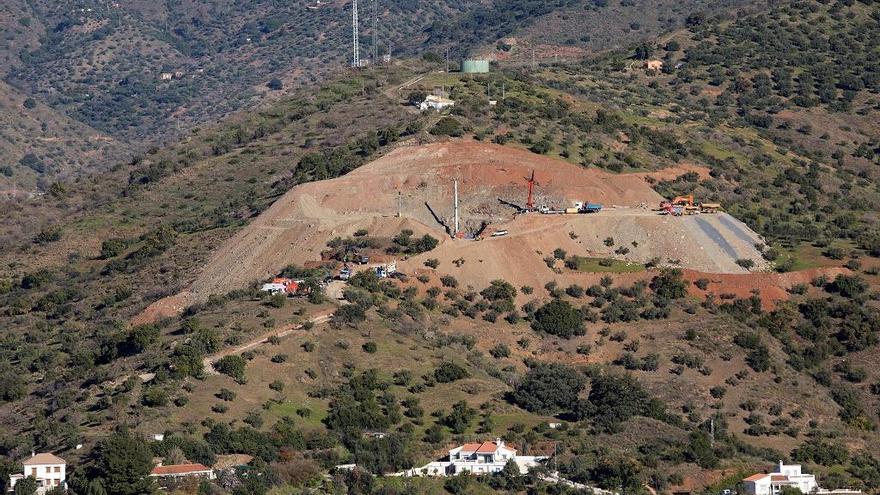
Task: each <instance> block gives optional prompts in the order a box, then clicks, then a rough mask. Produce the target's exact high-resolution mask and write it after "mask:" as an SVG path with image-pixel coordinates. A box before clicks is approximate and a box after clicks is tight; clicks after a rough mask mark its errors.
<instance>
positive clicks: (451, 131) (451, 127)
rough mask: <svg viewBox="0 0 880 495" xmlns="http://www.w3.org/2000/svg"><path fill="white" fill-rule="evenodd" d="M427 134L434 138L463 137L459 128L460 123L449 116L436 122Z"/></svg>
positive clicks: (462, 132) (462, 131)
mask: <svg viewBox="0 0 880 495" xmlns="http://www.w3.org/2000/svg"><path fill="white" fill-rule="evenodd" d="M429 132H430V133H431V134H433V135H435V136H452V137H461V136H462V135H464V130H463V129H462V127H461V122H459V121H458V120H456V119H455V118H454V117H449V116H446V117H443V118H441V119H440V120H438V121H437V123H436V124H434V127H432V128H431V130H430V131H429Z"/></svg>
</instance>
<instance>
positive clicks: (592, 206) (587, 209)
mask: <svg viewBox="0 0 880 495" xmlns="http://www.w3.org/2000/svg"><path fill="white" fill-rule="evenodd" d="M600 211H602V204H601V203H587V204H585V205H583V206H582V207H581V213H599V212H600Z"/></svg>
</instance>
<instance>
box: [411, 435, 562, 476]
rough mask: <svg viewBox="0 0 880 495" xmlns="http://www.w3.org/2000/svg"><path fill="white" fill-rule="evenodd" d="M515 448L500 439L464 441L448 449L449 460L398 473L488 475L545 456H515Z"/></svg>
mask: <svg viewBox="0 0 880 495" xmlns="http://www.w3.org/2000/svg"><path fill="white" fill-rule="evenodd" d="M516 453H517V451H516V449H514V448H511V447H509V446H507V445H505V444H504V441H503V440H501V439H500V438H496V439H495V441H494V442H482V443H466V444H464V445H462V446H460V447H456V448H454V449H452V450H450V451H449V457H448V460H445V461H435V462H430V463H428V464H426V465H424V466H422V467H420V468H413V469H409V470H407V471H404V472H402V473H397V475H398V476H456V475H459V474H461V473H464V472H468V473H472V474H491V473H497V472H500V471H501V470H502V469H504V466H506V465H507V463H508V462H509V461H513V462H515V463H516V465H517V467H519V471H520V473H523V474H525V473H527V472H528V471H529V469H531V468H533V467H535V466H537V465H538V462H539V461H541V460H544V459H546V458H547V457H546V456H523V455H517V454H516Z"/></svg>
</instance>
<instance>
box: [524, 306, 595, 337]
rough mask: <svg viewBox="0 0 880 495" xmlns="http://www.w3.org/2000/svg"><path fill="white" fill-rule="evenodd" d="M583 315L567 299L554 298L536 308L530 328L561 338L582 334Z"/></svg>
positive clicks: (583, 331)
mask: <svg viewBox="0 0 880 495" xmlns="http://www.w3.org/2000/svg"><path fill="white" fill-rule="evenodd" d="M583 322H584V317H583V314H582V313H581V311H580V310H579V309H578V308H575V307H574V306H572V305H571V304H570V303H568V301H563V300H561V299H554V300H552V301H550V302H548V303H547V304H545V305H543V306H541V307H540V308H538V310H537V311H536V312H535V318H534V319H533V320H532V328H533V329H534V330H535V331H536V332H543V333H547V334H550V335H556V336H558V337H563V338H571V337H574V336H577V335H584V333H585V330H584V327H583Z"/></svg>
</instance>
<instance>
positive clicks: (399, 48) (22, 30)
mask: <svg viewBox="0 0 880 495" xmlns="http://www.w3.org/2000/svg"><path fill="white" fill-rule="evenodd" d="M4 3H5V4H6V5H4V7H3V9H4V10H3V11H2V12H0V29H3V32H4V34H5V43H6V48H7V50H5V52H6V55H5V59H3V60H0V69H4V68H5V69H7V70H8V73H7V74H6V76H5V79H6V80H7V81H8V82H10V83H11V84H13V85H14V86H16V87H17V88H19V89H20V90H22V91H23V92H24V93H26V94H28V95H29V96H32V97H34V98H36V99H38V100H40V101H43V102H45V103H46V104H47V105H49V106H50V107H52V108H54V109H57V110H60V111H62V112H65V113H67V114H68V115H70V116H71V117H73V118H75V119H77V120H79V121H81V122H83V123H85V124H87V125H89V126H92V127H94V128H96V129H99V130H101V131H103V132H105V133H107V134H109V135H112V136H114V137H116V138H118V139H121V140H124V141H127V142H129V143H132V144H138V143H141V142H143V141H150V142H157V141H160V140H161V139H162V138H163V137H167V136H172V135H177V134H179V130H180V129H187V128H190V127H193V126H198V125H200V124H203V123H206V122H212V121H216V119H217V118H222V117H223V116H225V115H228V114H230V113H231V112H234V111H235V110H238V109H241V108H247V107H249V106H251V105H254V104H256V103H258V102H260V101H262V100H263V99H264V98H266V97H273V96H276V95H279V94H283V93H286V92H289V91H290V90H291V89H292V88H295V87H302V86H307V85H310V84H313V83H314V82H315V81H318V80H321V79H323V78H324V77H325V76H326V75H327V74H328V72H331V71H338V70H340V69H343V68H345V67H346V66H347V65H348V64H350V60H351V45H350V43H351V2H348V1H323V2H318V1H317V0H316V1H315V2H311V1H308V2H307V1H304V0H303V1H296V2H275V1H268V0H248V1H240V2H221V1H219V0H198V1H190V2H165V3H156V2H151V1H144V0H135V1H132V2H104V1H100V2H99V1H94V0H87V1H69V0H68V1H60V2H48V1H41V2H24V1H23V0H12V1H10V2H4ZM745 3H748V1H747V0H721V1H711V0H689V1H687V2H661V3H660V4H656V3H651V2H634V1H632V0H620V1H610V2H605V1H597V0H589V1H583V0H557V1H553V2H544V1H533V0H495V1H493V2H488V3H487V2H477V1H459V2H454V1H451V0H440V1H435V2H416V1H413V0H378V4H377V7H376V8H377V14H378V15H377V17H378V29H377V52H378V54H379V55H384V54H387V53H389V52H390V53H391V54H392V56H395V57H396V56H404V55H420V54H422V53H425V52H431V51H434V52H435V53H441V52H443V51H445V49H447V48H448V49H449V52H450V55H451V57H452V58H453V59H459V58H461V57H463V56H465V55H467V54H468V53H472V52H474V51H480V52H485V51H495V52H496V53H493V54H492V55H493V56H495V57H497V58H499V59H505V58H510V57H511V56H512V55H516V56H519V57H520V58H526V57H531V56H532V55H533V51H532V50H531V49H529V48H534V47H537V48H538V49H539V50H538V52H537V56H538V57H542V58H547V57H551V56H553V57H558V56H559V55H560V54H563V55H565V56H569V57H574V58H577V57H581V56H583V55H584V54H586V53H588V52H591V51H594V50H599V49H605V48H608V47H611V46H616V45H619V44H620V43H625V42H631V41H633V40H640V39H644V38H647V37H652V36H654V35H656V34H657V33H659V32H661V31H663V30H666V29H669V28H670V27H674V26H678V25H681V24H682V23H683V22H684V19H685V17H686V16H687V15H689V14H690V13H692V12H694V11H696V10H700V9H705V10H710V11H713V12H717V11H719V10H723V9H724V8H727V7H730V6H737V5H740V4H745ZM373 7H374V4H373V3H372V2H371V1H369V0H362V1H361V2H360V8H359V11H360V18H361V21H360V28H361V29H360V39H361V58H362V59H363V60H369V59H370V58H371V57H370V54H371V52H372V44H373V36H374V33H373V32H372V31H373V29H372V15H371V12H372V9H373ZM502 38H512V39H513V41H512V43H514V45H516V47H515V48H514V47H512V46H511V45H508V44H507V42H505V41H501V42H499V40H500V39H502ZM508 41H510V40H508ZM522 47H526V48H525V49H523V50H519V51H518V50H517V49H518V48H522ZM512 48H513V49H512ZM270 83H271V84H270ZM270 88H271V89H270Z"/></svg>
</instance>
